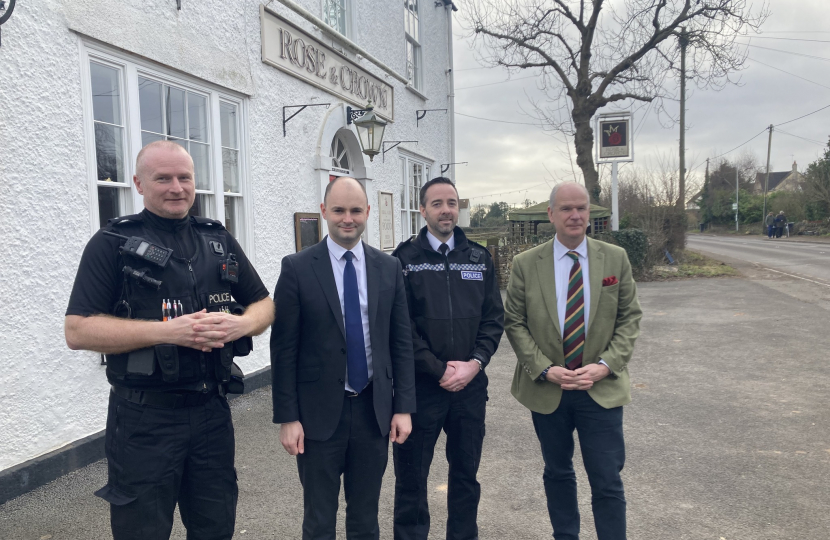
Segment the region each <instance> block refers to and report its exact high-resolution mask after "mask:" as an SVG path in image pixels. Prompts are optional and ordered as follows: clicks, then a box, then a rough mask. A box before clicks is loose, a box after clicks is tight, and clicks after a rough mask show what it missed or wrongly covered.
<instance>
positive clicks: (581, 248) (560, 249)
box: [553, 236, 588, 261]
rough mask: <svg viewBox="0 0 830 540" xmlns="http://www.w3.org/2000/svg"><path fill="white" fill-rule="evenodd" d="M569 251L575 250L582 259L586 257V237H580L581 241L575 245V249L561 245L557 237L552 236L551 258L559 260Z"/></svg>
mask: <svg viewBox="0 0 830 540" xmlns="http://www.w3.org/2000/svg"><path fill="white" fill-rule="evenodd" d="M569 251H576V252H577V253H578V254H579V257H580V258H582V259H587V258H588V237H587V236H586V237H585V238H583V239H582V242H581V243H580V244H579V245H578V246H576V249H568V248H566V247H565V246H563V245H562V242H560V241H559V238H558V237H556V236H554V237H553V258H554V260H557V261H558V260H559V259H561V258H562V257H565V256H566V255H567V254H568V252H569Z"/></svg>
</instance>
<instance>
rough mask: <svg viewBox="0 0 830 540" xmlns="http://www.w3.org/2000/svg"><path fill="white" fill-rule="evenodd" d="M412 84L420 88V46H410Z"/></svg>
mask: <svg viewBox="0 0 830 540" xmlns="http://www.w3.org/2000/svg"><path fill="white" fill-rule="evenodd" d="M412 85H413V86H414V87H415V88H418V89H420V88H421V47H420V46H413V47H412Z"/></svg>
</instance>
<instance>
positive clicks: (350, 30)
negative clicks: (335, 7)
mask: <svg viewBox="0 0 830 540" xmlns="http://www.w3.org/2000/svg"><path fill="white" fill-rule="evenodd" d="M329 1H337V0H320V15H322V16H321V17H320V19H322V21H323V22H324V23H326V24H327V25H328V27H329V28H331V29H333V30H334V31H335V32H337V33H338V34H340V35H342V36H343V37H345V38H347V39H352V36H353V35H354V19H353V11H354V10H353V7H354V3H353V2H352V0H342V1H343V10H344V11H345V12H346V16H345V17H343V24H344V25H345V28H344V29H343V31H342V32H341V31H340V29H339V28H336V27H334V26H332V25H331V24H329V21H328V14H327V13H326V4H327V3H328V2H329Z"/></svg>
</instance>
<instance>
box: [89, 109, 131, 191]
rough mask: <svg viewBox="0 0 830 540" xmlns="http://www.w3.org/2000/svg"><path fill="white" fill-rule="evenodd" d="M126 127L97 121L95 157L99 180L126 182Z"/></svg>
mask: <svg viewBox="0 0 830 540" xmlns="http://www.w3.org/2000/svg"><path fill="white" fill-rule="evenodd" d="M123 131H124V128H120V127H115V126H110V125H107V124H99V123H98V122H95V159H96V161H97V166H98V180H102V181H104V182H126V178H124V142H123V137H124V134H123Z"/></svg>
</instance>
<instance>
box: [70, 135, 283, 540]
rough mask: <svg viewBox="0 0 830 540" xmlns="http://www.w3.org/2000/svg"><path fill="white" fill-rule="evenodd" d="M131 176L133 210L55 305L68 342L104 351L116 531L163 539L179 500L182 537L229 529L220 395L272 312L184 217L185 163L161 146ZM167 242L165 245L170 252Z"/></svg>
mask: <svg viewBox="0 0 830 540" xmlns="http://www.w3.org/2000/svg"><path fill="white" fill-rule="evenodd" d="M133 182H134V183H135V186H136V188H137V190H138V192H139V193H140V194H141V195H143V196H144V207H145V209H144V210H143V211H142V212H141V213H140V214H136V215H133V216H126V217H123V218H118V219H115V220H110V222H109V224H108V225H107V226H106V227H104V228H103V229H102V230H100V231H98V232H97V233H96V234H95V235H94V236H93V237H92V239H91V240H90V241H89V243H88V244H87V247H86V249H85V250H84V254H83V256H82V258H81V262H80V266H79V268H78V274H77V276H76V278H75V285H74V287H73V289H72V295H71V297H70V299H69V307H68V309H67V310H66V321H65V333H66V342H67V344H68V345H69V347H70V348H71V349H86V350H91V351H97V352H101V353H105V354H106V355H107V368H106V371H107V379H108V380H109V382H110V384H111V385H112V391H111V392H110V397H109V410H108V416H107V428H106V442H105V445H106V455H107V462H108V473H109V478H108V483H107V485H106V486H105V487H103V488H102V489H100V490H98V491H97V492H96V495H98V496H99V497H101V498H103V499H104V500H106V501H107V502H109V503H110V518H111V525H112V533H113V537H114V538H115V540H129V539H136V540H138V539H141V540H147V539H154V540H156V539H165V538H169V536H170V531H171V528H172V525H173V512H174V509H175V507H176V504H177V503H178V505H179V509H180V512H181V516H182V522H183V523H184V525H185V527H186V528H187V537H188V539H194V540H196V539H199V540H207V539H211V540H214V539H215V540H220V539H229V538H231V537H232V536H233V531H234V523H235V517H236V501H237V494H238V490H237V482H236V471H235V469H234V434H233V424H232V422H231V413H230V409H229V407H228V402H227V400H226V399H225V393H226V392H228V391H231V392H233V391H237V392H238V391H240V390H239V389H238V388H234V387H233V386H234V384H237V385H238V384H239V383H240V382H241V377H240V376H241V372H239V373H237V371H236V370H235V366H234V365H233V358H234V356H243V355H245V354H248V352H250V349H251V339H250V336H254V335H257V334H260V333H262V332H263V331H264V330H265V329H266V328H268V326H269V325H270V324H271V322H272V320H273V317H274V304H273V302H272V301H271V299H270V297H269V295H268V290H267V289H266V288H265V286H264V285H263V283H262V280H260V278H259V276H258V275H257V273H256V271H255V270H254V268H253V266H252V265H251V263H250V262H249V261H248V259H247V258H246V257H245V254H244V253H243V252H242V249H241V248H240V246H239V244H238V243H237V242H236V240H235V239H234V238H233V236H231V234H230V233H229V232H228V231H227V230H226V229H225V228H224V227H223V226H222V224H221V223H220V222H218V221H213V220H210V219H204V218H199V217H193V216H189V215H188V212H189V211H190V208H191V206H193V202H194V200H195V188H196V186H195V177H194V168H193V160H192V159H191V157H190V155H189V154H188V153H187V151H186V150H185V149H184V148H182V147H181V146H179V145H178V144H176V143H175V142H173V141H158V142H154V143H151V144H148V145H147V146H145V147H144V148H143V149H142V150H141V152H139V154H138V158H137V160H136V174H135V176H134V177H133ZM170 250H172V252H171V251H170Z"/></svg>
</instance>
